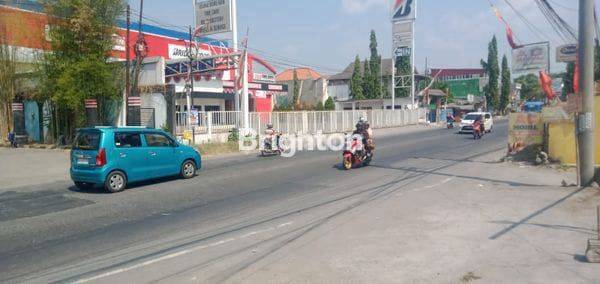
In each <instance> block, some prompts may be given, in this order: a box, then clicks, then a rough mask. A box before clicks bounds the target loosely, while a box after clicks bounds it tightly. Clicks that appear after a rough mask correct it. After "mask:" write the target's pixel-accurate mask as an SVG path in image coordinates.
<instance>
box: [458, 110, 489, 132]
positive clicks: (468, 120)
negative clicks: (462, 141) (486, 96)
mask: <svg viewBox="0 0 600 284" xmlns="http://www.w3.org/2000/svg"><path fill="white" fill-rule="evenodd" d="M480 116H481V117H483V129H485V132H488V133H490V132H492V129H493V128H494V118H493V117H492V114H491V113H489V112H470V113H467V115H465V117H463V119H462V120H461V121H460V130H459V131H458V133H460V134H462V133H472V132H473V123H474V122H475V119H477V118H478V117H480Z"/></svg>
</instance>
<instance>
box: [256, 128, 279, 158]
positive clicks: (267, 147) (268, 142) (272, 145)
mask: <svg viewBox="0 0 600 284" xmlns="http://www.w3.org/2000/svg"><path fill="white" fill-rule="evenodd" d="M273 140H275V141H273ZM280 144H281V133H276V134H275V135H273V136H271V137H265V139H264V140H263V148H262V149H261V150H260V155H261V156H263V157H265V156H270V155H281V152H282V148H281V145H280Z"/></svg>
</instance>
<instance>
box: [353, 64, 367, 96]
mask: <svg viewBox="0 0 600 284" xmlns="http://www.w3.org/2000/svg"><path fill="white" fill-rule="evenodd" d="M350 95H351V96H352V98H353V99H355V100H364V99H365V96H364V93H363V76H362V74H361V72H360V58H359V57H358V55H357V56H356V59H355V60H354V71H352V78H351V79H350Z"/></svg>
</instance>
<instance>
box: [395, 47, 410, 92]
mask: <svg viewBox="0 0 600 284" xmlns="http://www.w3.org/2000/svg"><path fill="white" fill-rule="evenodd" d="M411 68H412V64H411V62H410V56H401V57H399V58H398V60H396V75H397V76H407V77H406V78H407V79H406V80H404V83H405V85H407V86H410V85H411V82H412V78H411V76H410V75H411V74H412V70H411ZM395 94H396V97H401V98H404V97H408V96H410V87H409V88H396V90H395Z"/></svg>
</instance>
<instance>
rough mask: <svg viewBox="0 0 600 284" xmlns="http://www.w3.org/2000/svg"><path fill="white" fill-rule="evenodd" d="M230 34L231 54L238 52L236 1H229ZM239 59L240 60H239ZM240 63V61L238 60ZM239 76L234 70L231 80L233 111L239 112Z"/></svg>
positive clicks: (236, 70)
mask: <svg viewBox="0 0 600 284" xmlns="http://www.w3.org/2000/svg"><path fill="white" fill-rule="evenodd" d="M231 34H232V36H231V37H232V40H231V41H232V45H233V53H237V52H238V34H237V0H231ZM240 59H241V58H240ZM240 61H241V60H240ZM238 76H239V71H238V68H235V71H234V78H233V82H234V84H233V90H234V92H235V94H234V104H235V111H237V112H239V111H240V93H239V90H238V87H237V80H238Z"/></svg>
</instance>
